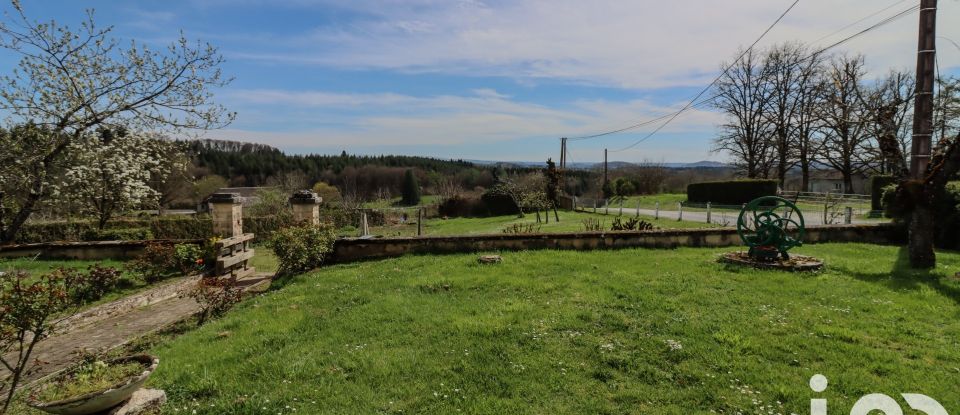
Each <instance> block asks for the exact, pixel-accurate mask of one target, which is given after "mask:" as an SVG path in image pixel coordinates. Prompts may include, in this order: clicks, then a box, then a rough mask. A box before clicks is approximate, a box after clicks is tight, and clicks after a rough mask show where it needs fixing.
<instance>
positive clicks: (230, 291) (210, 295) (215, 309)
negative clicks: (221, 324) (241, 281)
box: [186, 277, 243, 325]
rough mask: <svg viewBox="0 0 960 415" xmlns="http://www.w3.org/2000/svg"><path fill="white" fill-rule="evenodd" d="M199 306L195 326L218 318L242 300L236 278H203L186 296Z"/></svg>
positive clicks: (241, 291)
mask: <svg viewBox="0 0 960 415" xmlns="http://www.w3.org/2000/svg"><path fill="white" fill-rule="evenodd" d="M186 295H187V296H188V297H190V298H192V299H194V300H196V301H197V304H199V305H200V313H199V317H198V318H197V324H198V325H202V324H203V323H205V322H206V321H207V320H209V319H211V318H215V317H220V316H222V315H223V314H224V313H226V312H227V311H228V310H230V309H231V308H233V305H234V304H236V303H238V302H240V300H241V299H243V290H242V289H240V287H238V286H237V279H236V277H203V278H200V280H199V281H197V284H196V285H195V286H194V287H193V289H191V290H190V291H189V292H187V294H186Z"/></svg>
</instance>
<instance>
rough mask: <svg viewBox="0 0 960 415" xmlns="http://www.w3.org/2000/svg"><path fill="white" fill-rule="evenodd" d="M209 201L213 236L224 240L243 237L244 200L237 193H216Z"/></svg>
mask: <svg viewBox="0 0 960 415" xmlns="http://www.w3.org/2000/svg"><path fill="white" fill-rule="evenodd" d="M209 200H210V215H211V216H212V217H213V234H214V235H218V236H220V237H223V238H231V237H234V236H240V235H243V205H242V204H241V201H242V200H243V198H241V197H240V195H239V194H237V193H214V194H213V195H212V196H210V199H209Z"/></svg>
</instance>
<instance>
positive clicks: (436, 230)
mask: <svg viewBox="0 0 960 415" xmlns="http://www.w3.org/2000/svg"><path fill="white" fill-rule="evenodd" d="M610 213H611V214H610V215H603V214H594V213H588V212H570V211H558V214H559V216H560V222H557V221H555V220H554V216H553V212H551V213H550V223H546V222H542V223H540V225H539V231H541V232H549V233H558V232H580V231H583V229H584V225H583V221H584V220H586V219H598V220H600V221H601V222H602V223H603V225H604V228H605V229H607V230H609V229H610V224H611V222H612V221H613V219H614V218H615V217H616V215H615V213H616V210H615V209H610ZM632 216H633V215H627V214H624V218H623V219H624V220H626V219H628V218H629V217H632ZM541 219H543V213H542V212H541ZM640 219H643V220H645V221H647V222H650V223H652V224H653V225H654V226H656V227H659V228H663V229H671V228H704V227H712V226H715V225H710V224H705V223H698V222H685V221H684V222H681V221H676V220H668V219H659V220H655V219H653V217H650V216H645V215H640ZM413 222H416V220H414V221H413ZM536 222H537V218H536V214H533V213H528V214H526V216H525V217H524V218H518V217H517V215H506V216H494V217H489V218H450V219H440V218H434V219H427V220H425V221H424V227H423V234H424V235H483V234H498V233H503V229H504V228H507V227H509V226H512V225H514V224H534V226H536ZM370 232H371V233H372V234H374V235H383V236H411V235H416V234H417V225H416V223H410V224H400V225H393V226H379V227H371V228H370Z"/></svg>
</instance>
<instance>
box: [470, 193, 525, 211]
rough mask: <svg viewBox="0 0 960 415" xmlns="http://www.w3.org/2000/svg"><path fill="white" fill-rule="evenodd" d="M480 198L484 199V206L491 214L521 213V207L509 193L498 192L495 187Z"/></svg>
mask: <svg viewBox="0 0 960 415" xmlns="http://www.w3.org/2000/svg"><path fill="white" fill-rule="evenodd" d="M480 200H482V201H483V207H484V208H485V209H486V211H487V214H488V215H490V216H503V215H515V214H517V213H520V208H519V207H517V204H516V202H514V201H513V198H511V197H510V196H508V195H505V194H502V193H498V192H497V191H496V190H495V189H490V190H487V191H486V192H485V193H484V194H483V195H482V196H480Z"/></svg>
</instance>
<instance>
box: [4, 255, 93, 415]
mask: <svg viewBox="0 0 960 415" xmlns="http://www.w3.org/2000/svg"><path fill="white" fill-rule="evenodd" d="M73 298H74V296H72V295H70V293H69V292H68V290H67V283H66V278H65V275H64V274H63V272H62V270H57V271H54V272H52V273H50V274H47V275H42V276H40V277H39V278H32V277H30V276H29V275H28V274H27V273H25V272H14V273H7V274H4V275H2V276H0V361H2V362H3V366H4V367H6V368H7V369H8V370H9V375H8V376H5V377H4V378H3V379H0V390H5V392H6V396H5V397H4V399H3V406H2V407H0V413H4V412H6V410H7V408H8V407H9V406H10V402H12V401H13V397H14V392H15V391H16V390H17V386H18V384H19V383H20V381H21V380H22V379H23V376H24V375H25V374H26V373H28V369H29V368H30V363H31V362H33V360H32V358H33V356H32V354H33V351H34V348H35V346H36V344H37V343H38V342H40V341H41V340H43V339H44V338H46V337H47V336H49V335H50V333H51V332H52V331H53V330H54V329H55V328H56V323H57V321H56V320H55V316H57V315H60V314H62V313H64V312H65V311H67V310H68V309H70V308H71V307H72V306H75V305H76V303H75V301H73Z"/></svg>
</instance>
